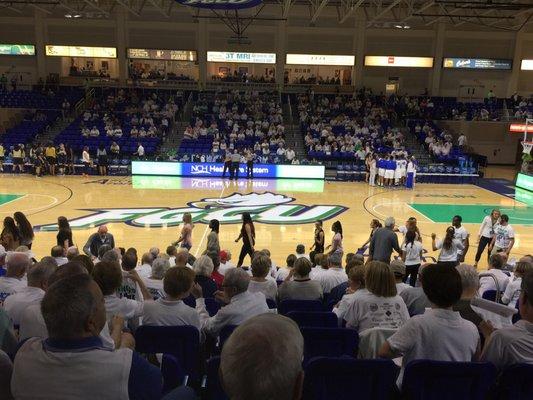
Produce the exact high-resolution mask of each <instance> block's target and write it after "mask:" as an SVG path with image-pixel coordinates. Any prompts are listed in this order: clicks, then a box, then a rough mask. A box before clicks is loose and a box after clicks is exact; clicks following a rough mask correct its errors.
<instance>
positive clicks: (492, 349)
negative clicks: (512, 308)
mask: <svg viewBox="0 0 533 400" xmlns="http://www.w3.org/2000/svg"><path fill="white" fill-rule="evenodd" d="M521 289H522V291H521V293H520V297H519V300H518V307H519V310H520V316H521V317H522V319H521V320H520V321H518V322H516V323H515V324H514V325H513V326H510V327H504V328H501V329H498V330H496V331H494V332H493V333H492V335H491V336H490V338H489V339H488V341H487V342H486V344H485V348H484V349H483V354H482V355H481V360H482V361H489V362H491V363H493V364H494V365H495V366H496V367H497V368H498V369H500V370H502V369H505V368H506V367H509V366H511V365H513V364H519V363H526V364H533V271H528V272H526V273H525V274H524V277H523V278H522V284H521Z"/></svg>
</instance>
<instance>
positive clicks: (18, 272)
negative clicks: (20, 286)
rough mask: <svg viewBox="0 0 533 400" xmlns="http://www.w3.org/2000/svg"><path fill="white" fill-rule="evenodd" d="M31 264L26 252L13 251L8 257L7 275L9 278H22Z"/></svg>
mask: <svg viewBox="0 0 533 400" xmlns="http://www.w3.org/2000/svg"><path fill="white" fill-rule="evenodd" d="M30 264H31V260H30V257H29V256H28V254H26V253H21V252H16V251H15V252H12V253H9V254H8V255H7V257H6V269H7V271H6V276H7V277H9V278H22V277H23V276H24V274H25V273H26V270H27V269H28V268H29V266H30Z"/></svg>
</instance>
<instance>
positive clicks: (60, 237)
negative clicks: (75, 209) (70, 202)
mask: <svg viewBox="0 0 533 400" xmlns="http://www.w3.org/2000/svg"><path fill="white" fill-rule="evenodd" d="M57 226H58V228H59V231H58V232H57V236H56V238H57V245H58V246H61V247H63V248H64V249H65V250H67V249H68V248H69V247H70V246H74V243H73V242H72V230H71V229H70V224H69V223H68V220H67V219H66V218H65V217H59V218H58V219H57Z"/></svg>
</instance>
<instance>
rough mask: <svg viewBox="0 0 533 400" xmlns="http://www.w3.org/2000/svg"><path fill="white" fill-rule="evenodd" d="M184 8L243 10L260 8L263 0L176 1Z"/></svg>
mask: <svg viewBox="0 0 533 400" xmlns="http://www.w3.org/2000/svg"><path fill="white" fill-rule="evenodd" d="M176 1H177V2H178V3H180V4H183V5H184V6H189V7H195V8H208V9H211V10H242V9H245V8H252V7H255V6H258V5H259V4H261V3H262V2H263V1H262V0H176Z"/></svg>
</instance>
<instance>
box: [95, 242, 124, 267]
mask: <svg viewBox="0 0 533 400" xmlns="http://www.w3.org/2000/svg"><path fill="white" fill-rule="evenodd" d="M102 247H104V246H102ZM98 253H100V252H98ZM100 261H106V262H115V263H119V264H120V255H119V254H118V253H117V252H116V251H115V250H114V249H111V250H108V251H106V252H105V253H104V255H103V256H102V257H100Z"/></svg>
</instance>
